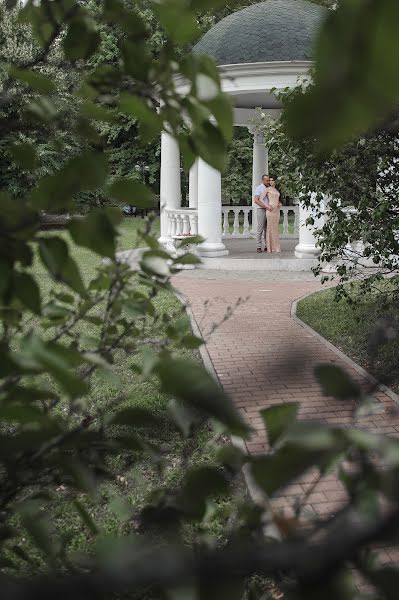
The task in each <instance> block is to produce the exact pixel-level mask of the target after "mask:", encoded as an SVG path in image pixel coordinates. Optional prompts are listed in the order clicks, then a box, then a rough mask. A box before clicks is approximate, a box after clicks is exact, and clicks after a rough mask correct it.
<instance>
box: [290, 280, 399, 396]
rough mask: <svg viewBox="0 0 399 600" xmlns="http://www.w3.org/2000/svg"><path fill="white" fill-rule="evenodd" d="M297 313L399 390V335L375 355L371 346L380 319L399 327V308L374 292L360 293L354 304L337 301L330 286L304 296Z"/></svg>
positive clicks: (365, 366) (388, 286)
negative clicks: (386, 318) (389, 319)
mask: <svg viewBox="0 0 399 600" xmlns="http://www.w3.org/2000/svg"><path fill="white" fill-rule="evenodd" d="M381 286H382V287H383V289H385V290H387V289H391V288H392V286H393V283H392V282H389V281H386V282H383V284H380V287H381ZM355 293H356V287H355ZM297 315H298V317H299V318H300V319H302V320H303V321H304V322H305V323H307V324H308V325H310V327H312V328H313V329H314V330H315V331H317V332H318V333H320V334H321V335H322V336H323V337H325V338H326V339H327V340H329V341H330V342H331V343H332V344H334V346H337V348H339V349H340V350H342V351H343V352H345V354H347V355H348V356H350V357H351V358H352V359H353V360H354V361H355V362H357V363H358V364H359V365H361V366H362V367H364V368H365V369H367V370H368V371H369V372H370V373H371V374H373V375H374V376H375V377H377V379H379V380H380V381H382V382H384V383H387V385H390V386H391V387H392V388H393V389H394V390H395V391H397V392H399V365H398V360H397V357H398V355H399V339H398V336H397V335H396V336H395V338H394V339H392V340H390V341H388V342H386V343H385V344H384V345H383V346H382V347H381V348H380V349H379V351H378V352H377V354H376V356H375V359H373V358H372V355H371V353H370V350H369V347H370V344H369V342H370V339H371V338H370V336H371V335H372V334H373V331H374V330H375V327H376V324H377V323H378V320H379V319H381V318H385V317H388V318H391V319H392V320H393V323H394V327H395V329H396V330H397V331H399V310H398V308H396V307H395V306H392V305H391V306H387V304H386V302H384V301H382V299H381V297H380V296H378V294H377V293H375V292H374V293H370V294H368V295H362V294H357V295H356V296H355V304H354V305H353V306H352V305H349V304H348V302H347V301H346V300H340V301H337V300H336V298H335V292H334V290H333V289H329V290H324V291H321V292H316V293H315V294H312V295H311V296H309V297H308V298H305V299H304V300H302V301H301V302H300V303H299V304H298V309H297Z"/></svg>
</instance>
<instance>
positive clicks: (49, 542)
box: [18, 501, 57, 567]
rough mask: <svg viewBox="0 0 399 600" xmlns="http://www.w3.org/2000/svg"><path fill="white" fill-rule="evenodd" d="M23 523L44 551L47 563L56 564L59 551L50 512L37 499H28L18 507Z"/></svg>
mask: <svg viewBox="0 0 399 600" xmlns="http://www.w3.org/2000/svg"><path fill="white" fill-rule="evenodd" d="M18 512H19V515H20V518H21V522H22V525H23V526H24V527H25V529H26V531H27V532H28V534H29V535H30V537H31V539H32V541H33V542H34V544H35V545H36V547H37V548H38V549H39V550H40V551H41V552H42V553H43V556H44V558H45V559H46V561H47V563H48V564H49V565H51V566H52V567H54V566H55V556H56V553H57V546H56V540H55V538H54V531H53V530H52V527H51V524H50V520H49V517H48V514H47V513H46V512H45V511H43V510H41V507H40V504H39V503H38V502H37V501H36V502H35V501H28V502H25V503H23V504H22V505H20V506H19V507H18Z"/></svg>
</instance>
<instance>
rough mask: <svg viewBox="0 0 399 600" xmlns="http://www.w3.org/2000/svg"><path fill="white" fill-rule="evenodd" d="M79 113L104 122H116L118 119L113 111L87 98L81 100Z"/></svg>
mask: <svg viewBox="0 0 399 600" xmlns="http://www.w3.org/2000/svg"><path fill="white" fill-rule="evenodd" d="M80 113H81V115H82V116H83V117H85V118H87V119H95V120H96V121H103V122H104V123H116V122H117V121H118V117H117V115H116V114H115V113H114V112H113V111H111V110H109V109H108V108H104V106H101V105H100V104H96V103H95V102H90V101H89V100H86V101H85V102H82V104H81V106H80Z"/></svg>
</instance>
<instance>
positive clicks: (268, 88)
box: [160, 0, 327, 270]
mask: <svg viewBox="0 0 399 600" xmlns="http://www.w3.org/2000/svg"><path fill="white" fill-rule="evenodd" d="M326 14H327V9H325V8H323V7H320V6H318V5H316V4H313V3H312V2H309V1H307V0H266V1H264V2H260V3H258V4H254V5H252V6H249V7H247V8H245V9H243V10H240V11H237V12H235V13H233V14H231V15H229V16H228V17H226V18H224V19H222V20H221V21H219V22H218V23H217V24H216V25H215V26H214V27H212V28H211V29H210V30H209V31H208V32H207V33H206V34H205V35H204V36H203V38H202V39H201V40H200V41H199V42H198V43H197V45H196V46H195V47H194V52H195V53H199V54H209V55H210V56H212V57H213V58H214V59H215V61H216V63H217V64H218V67H219V72H220V77H221V81H222V89H223V91H224V92H225V93H226V94H228V95H229V96H231V99H232V102H233V107H234V125H235V126H237V127H248V128H249V130H250V131H251V133H252V134H253V136H254V137H253V161H252V186H253V195H254V191H255V188H256V186H257V185H258V184H259V183H260V181H261V177H262V174H263V173H268V149H267V147H266V145H265V140H264V138H263V135H262V134H260V133H259V132H258V131H256V130H255V129H254V126H253V122H254V118H255V117H256V114H257V111H258V110H259V109H261V112H263V113H265V114H267V115H270V116H271V117H273V118H278V117H279V115H280V113H281V106H280V104H279V102H278V100H277V98H276V96H275V95H274V93H273V92H272V90H277V91H279V90H284V89H286V88H291V87H295V86H296V85H297V83H298V80H299V79H300V78H306V77H307V76H308V73H309V69H310V67H311V65H312V47H313V43H314V39H315V36H316V35H317V33H318V31H319V28H320V25H321V23H322V21H323V19H324V18H325V16H326ZM176 85H177V87H179V86H181V90H182V91H183V89H184V82H177V84H176ZM277 176H278V174H277ZM160 203H161V237H160V241H161V242H162V243H165V244H167V243H170V241H171V239H173V238H174V237H175V236H176V235H187V234H190V233H191V234H196V233H197V232H198V233H199V234H200V235H201V236H203V237H204V238H205V242H204V243H203V244H201V245H200V246H199V247H198V249H197V251H198V254H200V256H201V257H202V258H203V264H204V265H205V266H206V267H207V268H212V267H216V268H251V265H250V263H252V265H254V268H265V267H266V262H268V263H269V264H270V262H271V261H265V260H260V261H259V260H256V259H257V258H258V257H260V258H261V259H262V258H263V257H264V258H266V255H263V254H262V255H257V256H256V255H255V245H254V243H253V242H251V246H250V247H251V249H252V248H253V254H252V252H251V253H248V252H247V255H246V258H247V260H245V258H242V259H241V258H240V251H239V248H240V244H244V243H245V238H247V240H248V239H249V238H251V236H253V234H254V232H255V231H256V222H255V219H256V211H255V210H253V208H252V206H248V207H242V206H237V207H222V193H221V173H220V172H218V171H216V170H215V169H214V168H212V167H211V166H210V165H208V164H207V163H206V162H205V161H204V160H202V159H198V160H197V161H196V162H195V164H194V165H193V167H192V168H191V170H190V175H189V208H182V207H181V183H180V152H179V146H178V143H177V141H176V140H175V139H174V138H173V137H172V136H171V135H170V134H169V133H167V132H166V131H165V132H163V133H162V139H161V178H160ZM290 211H292V212H293V213H294V215H295V218H294V228H293V229H294V231H293V232H292V227H291V232H290V231H289V228H288V213H289V212H290ZM231 212H233V213H234V224H233V230H232V231H231V226H230V220H229V216H230V213H231ZM251 212H252V228H250V225H249V221H250V217H249V214H250V213H251ZM239 216H241V219H239ZM283 216H284V221H283V233H282V238H283V240H284V239H286V240H287V242H286V244H285V252H283V256H282V257H278V258H277V257H274V256H273V259H272V260H273V263H274V265H275V264H276V261H279V262H280V267H281V268H286V269H294V270H308V269H310V268H311V267H312V266H313V265H314V264H315V262H316V257H317V254H318V249H317V247H316V243H315V239H314V236H313V233H312V229H311V228H309V226H307V225H306V219H307V218H308V217H309V210H308V209H306V208H305V207H304V206H302V205H301V204H300V203H299V206H294V207H284V208H283ZM240 220H241V222H242V223H241V224H240ZM232 243H233V246H232ZM229 246H230V250H231V252H230V257H229V256H228V255H229ZM242 247H243V248H244V246H242ZM246 248H249V246H248V241H247V242H246ZM283 249H284V245H283ZM232 255H234V260H233V261H232V260H231V258H232ZM248 258H253V259H254V260H253V261H248ZM268 258H270V257H268ZM284 260H285V261H286V264H285V265H283V262H284ZM243 261H244V262H243ZM266 268H267V267H266ZM269 268H271V267H270V266H269ZM276 268H278V267H276Z"/></svg>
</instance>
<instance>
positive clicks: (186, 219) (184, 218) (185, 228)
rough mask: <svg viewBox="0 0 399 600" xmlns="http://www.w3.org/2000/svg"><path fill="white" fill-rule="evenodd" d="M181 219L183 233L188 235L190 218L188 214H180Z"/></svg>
mask: <svg viewBox="0 0 399 600" xmlns="http://www.w3.org/2000/svg"><path fill="white" fill-rule="evenodd" d="M181 218H182V221H183V235H189V234H190V218H189V215H187V214H183V215H182V216H181Z"/></svg>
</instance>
